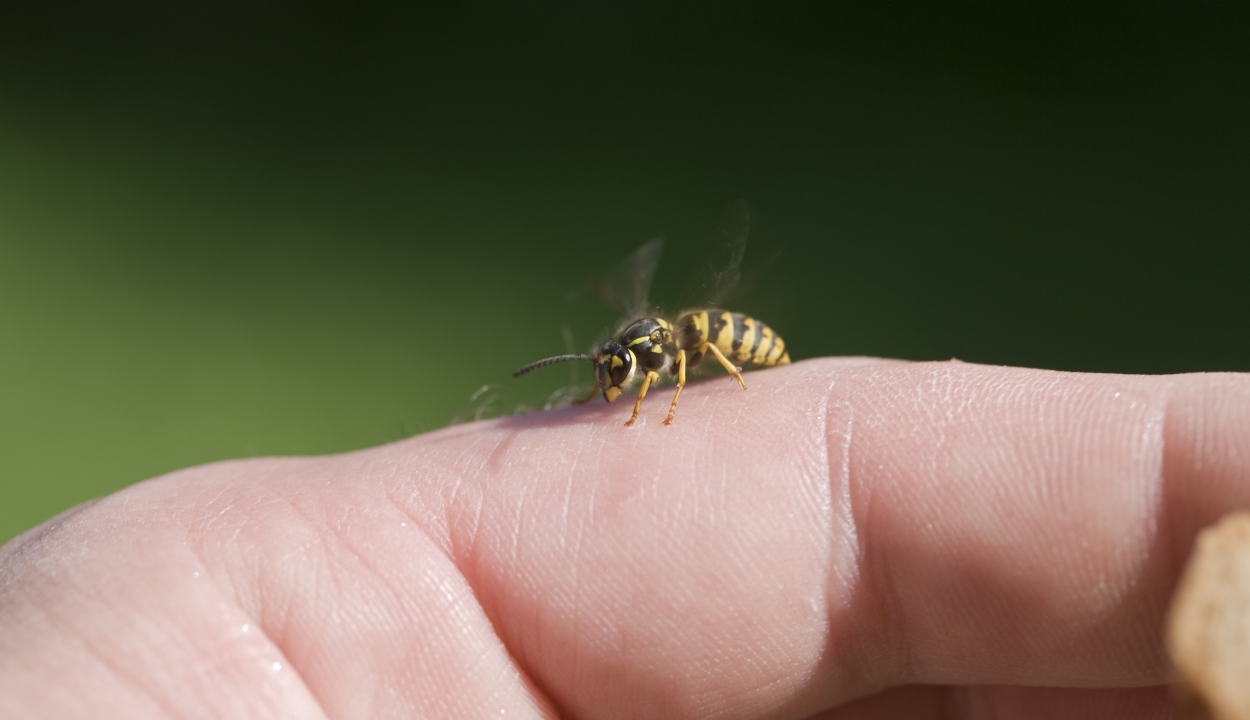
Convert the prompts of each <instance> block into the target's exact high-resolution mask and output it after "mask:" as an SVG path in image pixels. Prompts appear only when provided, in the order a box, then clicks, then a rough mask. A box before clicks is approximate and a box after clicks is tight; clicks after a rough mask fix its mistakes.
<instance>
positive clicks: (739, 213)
mask: <svg viewBox="0 0 1250 720" xmlns="http://www.w3.org/2000/svg"><path fill="white" fill-rule="evenodd" d="M750 233H751V208H750V207H749V206H748V205H747V204H746V202H745V201H743V200H739V201H737V202H735V203H734V204H733V206H732V207H731V208H730V210H729V214H728V216H727V217H726V219H725V220H724V222H722V223H721V225H720V226H719V227H718V228H717V229H716V230H715V231H713V232H712V234H711V236H709V237H708V238H707V240H706V241H705V242H704V243H703V248H702V250H701V252H700V254H701V256H702V257H703V258H704V261H703V262H702V263H701V264H700V265H699V268H698V270H697V271H696V272H695V273H694V275H693V276H692V278H691V280H690V281H689V282H688V283H687V284H686V287H685V290H684V291H683V292H682V295H681V302H680V303H679V304H678V306H677V308H678V309H679V310H684V309H691V308H706V307H718V306H720V305H721V304H722V303H724V302H725V301H726V300H728V299H729V298H730V297H732V296H733V295H734V293H735V292H736V291H737V290H738V289H739V287H740V285H741V282H742V258H743V257H744V256H745V255H746V250H747V237H748V236H749V235H750Z"/></svg>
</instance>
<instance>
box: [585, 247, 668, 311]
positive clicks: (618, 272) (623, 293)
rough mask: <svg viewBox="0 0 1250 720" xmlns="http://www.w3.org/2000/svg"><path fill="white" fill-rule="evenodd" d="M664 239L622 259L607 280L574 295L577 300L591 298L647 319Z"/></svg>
mask: <svg viewBox="0 0 1250 720" xmlns="http://www.w3.org/2000/svg"><path fill="white" fill-rule="evenodd" d="M663 252H664V238H659V237H657V238H653V239H652V240H650V241H648V242H647V243H646V244H644V245H643V246H642V247H640V248H638V249H637V250H635V251H634V252H633V253H632V254H631V255H630V256H629V257H627V258H625V259H624V260H622V261H621V262H620V263H618V264H617V265H616V266H615V267H613V268H612V269H611V270H609V271H608V272H607V273H605V274H604V275H603V277H601V278H598V279H596V280H593V281H591V282H590V283H588V284H587V285H585V286H583V287H582V288H580V289H579V290H577V291H575V292H574V293H572V296H573V297H574V298H576V297H581V296H585V295H589V296H591V297H595V298H598V299H599V300H602V301H603V302H605V303H607V304H609V305H611V306H612V307H614V308H616V309H617V310H619V311H620V312H621V314H622V315H623V316H624V317H625V318H627V319H634V318H640V317H644V316H645V315H646V313H647V309H648V307H647V294H648V292H650V290H651V279H652V278H653V277H655V269H656V268H657V267H659V265H660V255H661V254H663Z"/></svg>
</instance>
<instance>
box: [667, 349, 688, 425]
mask: <svg viewBox="0 0 1250 720" xmlns="http://www.w3.org/2000/svg"><path fill="white" fill-rule="evenodd" d="M684 387H686V351H685V350H678V351H677V394H676V395H674V396H673V404H672V405H669V406H668V417H666V418H664V424H665V425H671V424H672V423H673V413H675V412H677V398H679V397H681V389H682V388H684Z"/></svg>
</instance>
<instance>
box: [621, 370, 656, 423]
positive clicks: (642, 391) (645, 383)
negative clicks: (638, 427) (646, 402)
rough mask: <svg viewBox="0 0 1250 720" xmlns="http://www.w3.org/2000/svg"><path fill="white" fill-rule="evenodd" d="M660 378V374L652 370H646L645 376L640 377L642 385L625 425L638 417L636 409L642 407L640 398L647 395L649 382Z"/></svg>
mask: <svg viewBox="0 0 1250 720" xmlns="http://www.w3.org/2000/svg"><path fill="white" fill-rule="evenodd" d="M659 379H660V374H659V373H658V372H656V371H654V370H650V371H648V372H647V376H646V377H645V378H643V379H642V387H641V388H639V390H638V401H637V402H635V403H634V414H633V415H630V416H629V419H628V420H626V421H625V424H626V425H633V424H634V421H635V420H637V419H638V411H639V410H641V409H642V399H643V398H644V397H646V396H647V389H648V388H650V387H651V383H653V382H655V381H656V380H659Z"/></svg>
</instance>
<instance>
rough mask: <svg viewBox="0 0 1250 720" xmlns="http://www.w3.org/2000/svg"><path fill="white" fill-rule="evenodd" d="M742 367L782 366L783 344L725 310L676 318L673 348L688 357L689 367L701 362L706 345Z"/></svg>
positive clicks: (760, 325) (763, 327)
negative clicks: (675, 345) (675, 339)
mask: <svg viewBox="0 0 1250 720" xmlns="http://www.w3.org/2000/svg"><path fill="white" fill-rule="evenodd" d="M709 344H710V345H715V346H716V348H717V349H718V350H720V351H721V354H723V355H724V356H725V357H726V358H728V359H729V360H731V361H733V362H734V363H737V364H738V365H742V366H744V367H751V366H754V367H772V366H774V365H786V364H788V363H789V362H790V354H789V353H787V352H786V341H785V340H782V339H781V337H780V336H779V335H777V333H775V332H773V329H772V328H770V327H768V326H767V325H765V324H764V323H763V322H760V321H759V320H756V319H755V318H753V317H749V316H747V315H743V314H742V313H736V312H729V311H728V310H695V311H692V312H688V313H686V314H684V315H682V316H681V317H680V318H678V319H677V346H678V347H679V348H681V349H683V350H685V351H686V353H687V354H689V355H690V360H689V363H690V365H691V366H694V365H698V364H699V361H700V360H702V359H703V353H704V351H705V349H706V346H707V345H709Z"/></svg>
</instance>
